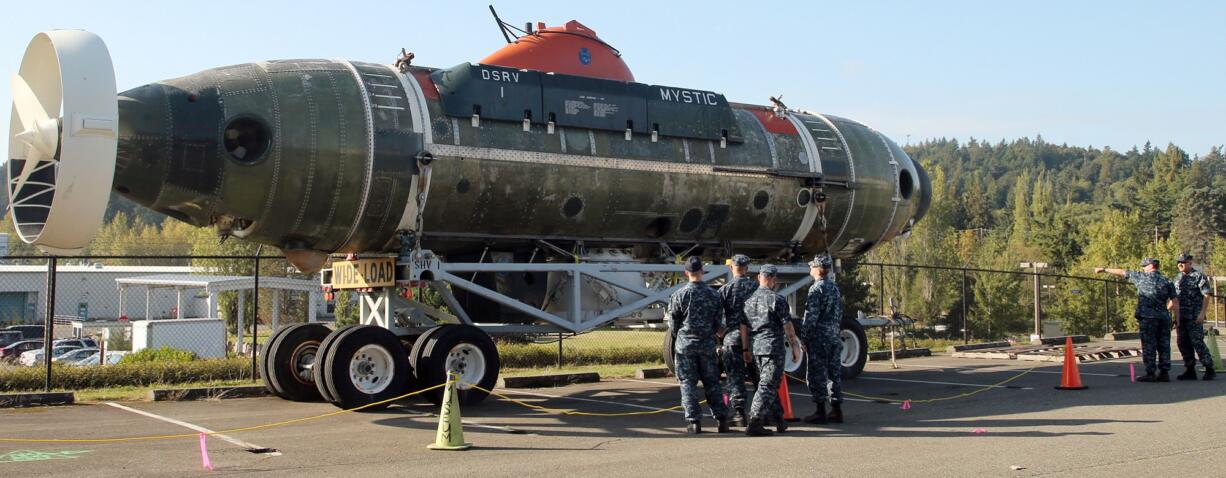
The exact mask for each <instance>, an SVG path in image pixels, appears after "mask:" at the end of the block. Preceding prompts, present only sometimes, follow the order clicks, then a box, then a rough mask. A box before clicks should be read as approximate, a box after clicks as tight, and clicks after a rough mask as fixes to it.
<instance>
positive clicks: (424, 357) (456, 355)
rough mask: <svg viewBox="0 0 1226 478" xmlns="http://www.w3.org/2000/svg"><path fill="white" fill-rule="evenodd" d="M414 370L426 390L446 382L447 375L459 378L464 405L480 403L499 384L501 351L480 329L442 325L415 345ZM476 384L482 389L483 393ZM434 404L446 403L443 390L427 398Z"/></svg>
mask: <svg viewBox="0 0 1226 478" xmlns="http://www.w3.org/2000/svg"><path fill="white" fill-rule="evenodd" d="M413 349H414V353H413V360H414V362H413V366H414V369H415V370H416V371H417V380H418V383H419V384H420V385H421V386H422V387H425V388H429V387H433V386H435V385H438V384H441V383H444V382H446V380H447V373H448V372H452V373H456V374H459V376H460V382H459V383H457V384H456V392H457V393H458V394H459V398H460V404H461V405H471V404H476V403H480V402H481V401H482V400H485V397H486V396H488V395H489V393H487V392H486V391H485V390H491V389H493V388H494V384H495V383H496V382H497V381H498V372H499V370H500V368H501V361H500V360H499V358H498V348H497V347H496V346H495V345H494V341H493V340H492V339H490V336H489V335H487V334H486V333H485V332H484V331H482V330H481V329H479V328H477V327H474V326H471V325H458V324H448V325H441V326H438V327H435V328H433V329H430V330H428V331H426V333H425V334H422V336H421V338H419V339H418V340H417V343H416V344H414V345H413ZM473 384H475V385H477V386H479V387H480V388H483V389H485V390H480V389H478V388H476V387H474V386H473ZM425 396H426V398H428V399H429V400H430V401H431V402H433V403H435V404H440V403H442V402H443V390H442V389H435V390H431V391H429V392H426V394H425Z"/></svg>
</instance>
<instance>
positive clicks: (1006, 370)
mask: <svg viewBox="0 0 1226 478" xmlns="http://www.w3.org/2000/svg"><path fill="white" fill-rule="evenodd" d="M869 364H870V365H871V364H873V362H869ZM877 365H889V364H888V363H883V362H877ZM1086 365H1088V364H1084V363H1079V364H1077V366H1078V367H1079V368H1083V367H1085V366H1086ZM899 367H905V368H918V369H925V370H957V371H959V372H971V373H1009V372H1016V371H1017V369H1012V368H995V369H983V368H962V367H928V366H925V365H899ZM1030 373H1045V374H1050V375H1062V374H1064V372H1053V371H1051V370H1031V371H1030ZM1081 374H1082V375H1090V376H1094V377H1117V378H1118V377H1127V375H1124V374H1117V373H1094V372H1085V371H1082V372H1081Z"/></svg>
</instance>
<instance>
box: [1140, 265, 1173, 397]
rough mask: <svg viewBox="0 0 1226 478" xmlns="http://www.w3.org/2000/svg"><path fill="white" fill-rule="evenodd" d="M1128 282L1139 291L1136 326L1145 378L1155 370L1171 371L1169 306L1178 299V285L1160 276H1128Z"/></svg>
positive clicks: (1143, 274) (1158, 273) (1150, 274)
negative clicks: (1139, 337)
mask: <svg viewBox="0 0 1226 478" xmlns="http://www.w3.org/2000/svg"><path fill="white" fill-rule="evenodd" d="M1127 277H1128V281H1129V282H1132V284H1133V285H1135V286H1136V287H1137V312H1136V317H1137V322H1138V323H1140V325H1141V358H1142V359H1144V361H1145V374H1146V375H1153V374H1154V371H1155V369H1156V370H1159V371H1162V372H1167V371H1170V370H1171V316H1170V313H1168V312H1167V310H1166V302H1167V300H1169V299H1174V298H1176V297H1178V296H1177V295H1176V294H1175V285H1174V284H1172V283H1171V281H1169V280H1167V278H1166V277H1163V276H1162V273H1161V272H1158V271H1154V272H1137V271H1128V272H1127Z"/></svg>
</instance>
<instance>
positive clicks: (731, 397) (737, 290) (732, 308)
mask: <svg viewBox="0 0 1226 478" xmlns="http://www.w3.org/2000/svg"><path fill="white" fill-rule="evenodd" d="M729 262H730V263H731V268H732V280H730V281H728V283H727V284H724V285H723V286H722V287H720V288H719V295H720V297H722V298H723V304H724V330H725V331H727V332H726V335H724V346H723V348H724V371H725V372H726V373H727V374H728V385H727V387H726V389H727V390H728V403H729V404H730V405H731V406H732V419H731V420H730V423H731V424H732V425H733V426H738V427H743V426H745V423H746V420H748V418H747V417H746V416H745V376H746V369H747V367H748V366H749V365H750V364H748V363H746V362H745V358H744V357H743V355H744V354H743V353H742V352H744V349H742V348H741V324H744V323H746V319H745V300H746V299H749V296H750V295H753V293H754V291H755V290H757V289H758V282H757V281H755V280H753V279H751V278H750V277H749V257H746V256H745V255H743V254H737V255H735V256H732V259H731V260H730V261H729ZM754 378H755V380H754V382H755V383H756V382H757V380H756V378H757V375H756V374H755V375H754Z"/></svg>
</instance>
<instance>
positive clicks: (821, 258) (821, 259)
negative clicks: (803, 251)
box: [809, 254, 833, 269]
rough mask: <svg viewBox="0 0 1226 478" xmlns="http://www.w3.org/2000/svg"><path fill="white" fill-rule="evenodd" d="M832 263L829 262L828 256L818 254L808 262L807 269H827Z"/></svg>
mask: <svg viewBox="0 0 1226 478" xmlns="http://www.w3.org/2000/svg"><path fill="white" fill-rule="evenodd" d="M832 263H833V262H832V261H831V260H830V256H828V255H825V254H818V255H817V256H816V257H814V258H813V260H811V261H809V267H825V268H827V269H829V268H830V265H831V264H832Z"/></svg>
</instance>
